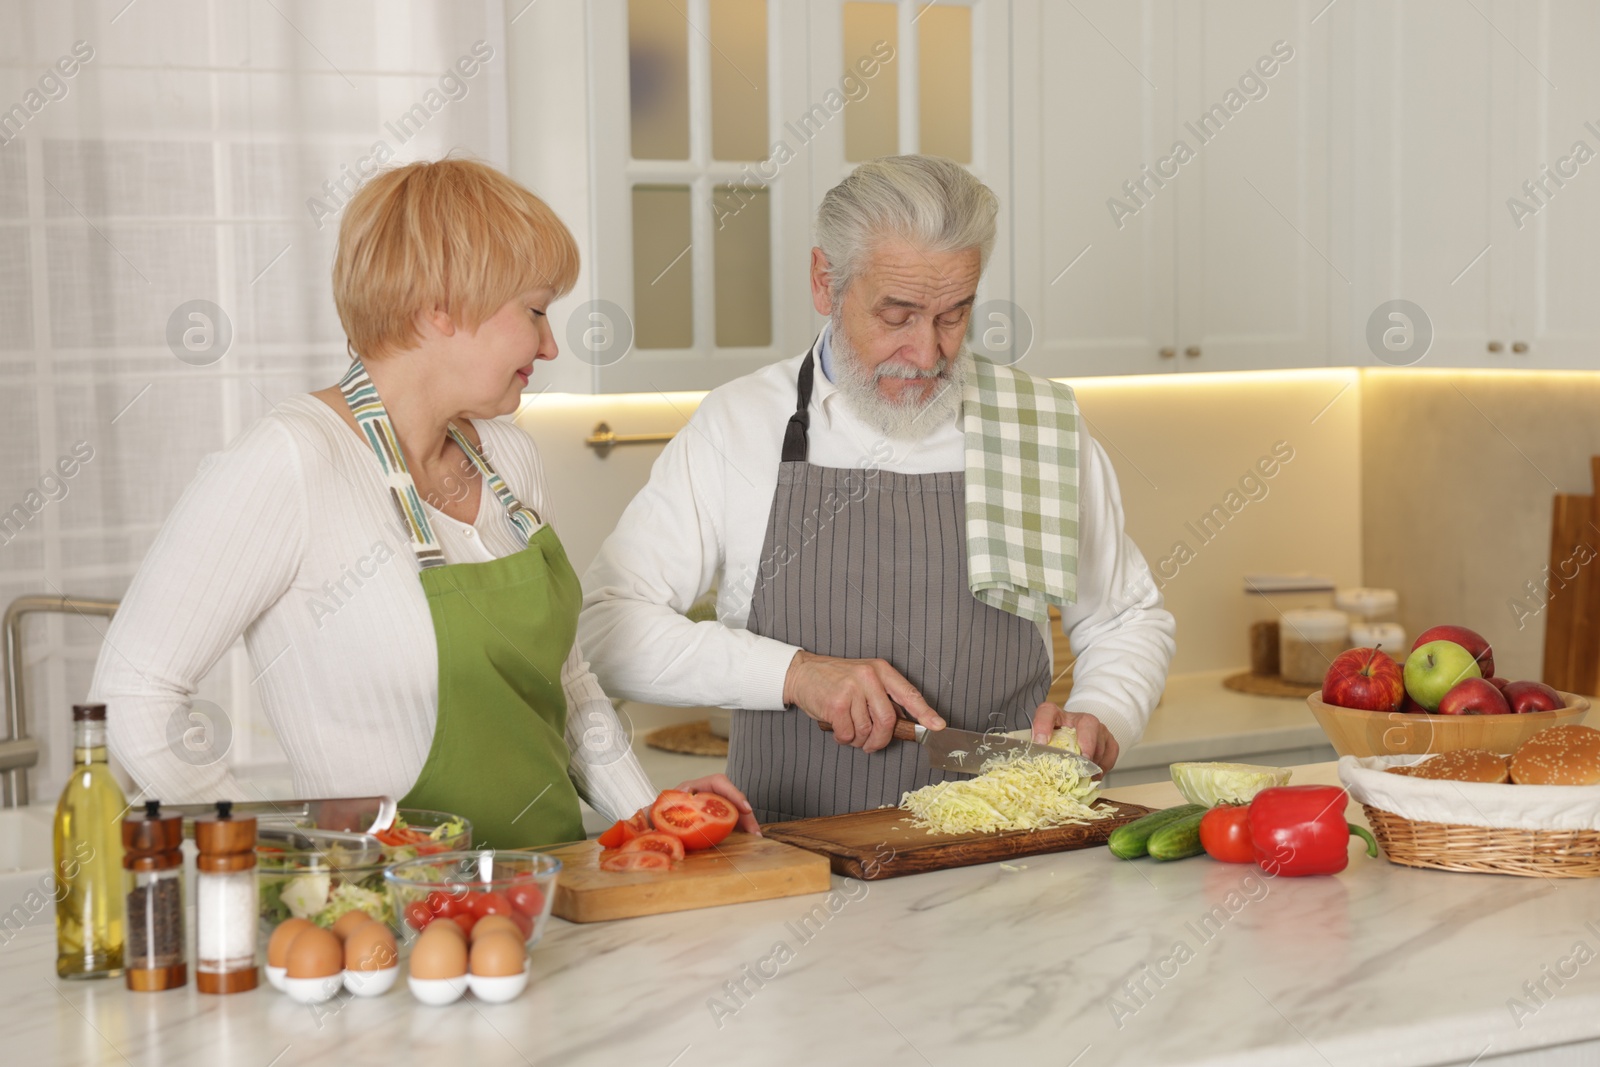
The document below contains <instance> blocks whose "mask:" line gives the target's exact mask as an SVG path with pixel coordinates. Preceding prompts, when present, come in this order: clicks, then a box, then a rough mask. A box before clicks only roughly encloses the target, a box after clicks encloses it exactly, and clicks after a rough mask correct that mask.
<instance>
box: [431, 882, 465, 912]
mask: <svg viewBox="0 0 1600 1067" xmlns="http://www.w3.org/2000/svg"><path fill="white" fill-rule="evenodd" d="M428 910H429V911H431V912H433V914H435V915H437V916H439V917H440V918H443V919H453V918H455V917H456V916H457V915H460V914H462V913H463V912H467V911H471V910H472V906H471V905H470V904H469V903H468V902H467V895H466V893H465V892H464V891H463V892H459V893H455V892H451V893H446V892H444V891H442V890H438V889H435V890H434V891H433V892H432V893H429V894H428Z"/></svg>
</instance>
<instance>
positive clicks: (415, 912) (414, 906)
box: [406, 900, 434, 930]
mask: <svg viewBox="0 0 1600 1067" xmlns="http://www.w3.org/2000/svg"><path fill="white" fill-rule="evenodd" d="M433 918H434V916H433V912H431V911H429V910H428V905H427V902H426V901H422V900H413V901H412V902H411V903H410V904H407V905H406V925H407V926H409V927H411V929H413V930H422V929H426V928H427V925H428V924H429V923H431V922H433Z"/></svg>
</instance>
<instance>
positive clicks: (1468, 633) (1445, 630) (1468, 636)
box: [1411, 626, 1494, 678]
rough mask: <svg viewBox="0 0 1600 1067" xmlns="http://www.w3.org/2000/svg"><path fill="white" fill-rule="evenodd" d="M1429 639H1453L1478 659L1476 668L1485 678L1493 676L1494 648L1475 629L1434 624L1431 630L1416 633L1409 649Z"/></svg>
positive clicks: (1423, 643) (1418, 646)
mask: <svg viewBox="0 0 1600 1067" xmlns="http://www.w3.org/2000/svg"><path fill="white" fill-rule="evenodd" d="M1429 641H1454V642H1455V643H1456V644H1458V645H1460V646H1461V647H1462V648H1464V649H1466V650H1467V651H1468V652H1470V653H1472V658H1473V659H1475V660H1477V661H1478V669H1479V670H1480V671H1482V672H1483V676H1484V677H1485V678H1493V677H1494V649H1492V648H1490V647H1489V642H1488V641H1485V640H1484V639H1483V636H1482V635H1481V634H1479V633H1477V632H1476V631H1473V630H1469V629H1467V628H1466V627H1465V626H1435V627H1434V628H1433V629H1431V630H1424V631H1422V633H1420V634H1418V635H1417V639H1416V640H1415V641H1413V642H1412V643H1411V651H1413V652H1415V651H1416V650H1417V649H1419V648H1421V647H1422V646H1423V645H1425V644H1427V643H1428V642H1429Z"/></svg>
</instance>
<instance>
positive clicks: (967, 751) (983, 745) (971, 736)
mask: <svg viewBox="0 0 1600 1067" xmlns="http://www.w3.org/2000/svg"><path fill="white" fill-rule="evenodd" d="M817 727H818V728H819V729H822V730H827V731H831V730H832V729H833V724H832V723H828V722H822V721H818V723H817ZM894 738H895V740H896V741H914V742H916V743H917V744H918V745H921V746H922V751H923V753H924V754H926V756H927V757H928V766H930V767H933V768H935V769H937V770H942V771H955V772H956V773H957V774H977V773H979V772H980V771H981V770H982V768H983V765H984V764H985V763H987V762H988V761H989V760H991V759H994V758H995V757H996V756H1004V755H1008V754H1010V753H1013V752H1021V753H1022V754H1023V755H1028V756H1055V757H1057V758H1059V759H1064V760H1066V761H1067V762H1068V763H1071V764H1074V765H1075V766H1076V767H1077V768H1078V773H1079V774H1081V775H1083V776H1084V777H1085V778H1100V777H1103V776H1104V775H1105V773H1106V772H1105V771H1104V770H1103V769H1102V768H1101V766H1100V765H1099V764H1098V763H1096V762H1095V761H1094V760H1092V759H1089V758H1088V757H1087V756H1080V755H1078V754H1077V753H1076V752H1068V751H1067V750H1066V749H1064V748H1052V747H1051V746H1049V745H1040V744H1035V743H1034V742H1033V741H1019V740H1017V739H1016V738H1014V737H1007V736H1006V735H1005V734H1003V733H1000V732H998V731H996V732H995V733H990V734H980V733H976V732H974V731H972V730H957V729H956V728H955V727H953V726H946V727H945V728H944V729H943V730H930V729H928V728H927V727H926V726H923V725H922V724H921V723H919V722H915V721H913V720H911V719H905V718H902V719H897V720H895V724H894Z"/></svg>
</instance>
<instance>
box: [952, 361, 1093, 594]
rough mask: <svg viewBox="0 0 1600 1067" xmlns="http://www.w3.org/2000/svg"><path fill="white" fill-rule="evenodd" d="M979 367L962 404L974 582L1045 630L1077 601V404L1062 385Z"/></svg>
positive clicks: (979, 364) (992, 365)
mask: <svg viewBox="0 0 1600 1067" xmlns="http://www.w3.org/2000/svg"><path fill="white" fill-rule="evenodd" d="M973 362H974V367H973V372H972V374H970V375H969V376H968V378H967V387H966V392H965V394H964V395H963V396H962V401H961V419H962V427H963V430H964V432H965V435H966V447H967V584H968V587H969V588H970V589H971V590H972V595H973V596H975V597H977V598H978V599H979V600H981V601H983V602H984V603H985V604H988V605H990V606H991V607H996V608H999V609H1000V610H1002V611H1009V612H1010V613H1011V614H1013V615H1020V616H1021V617H1023V618H1025V619H1032V620H1034V621H1035V622H1039V621H1042V620H1043V619H1044V618H1045V615H1046V605H1049V604H1055V605H1057V606H1063V605H1067V604H1071V603H1073V602H1074V601H1075V600H1076V599H1077V596H1078V402H1077V400H1076V398H1074V397H1073V395H1072V390H1071V389H1069V388H1067V387H1066V386H1065V385H1060V384H1057V383H1055V382H1051V381H1047V380H1045V379H1043V378H1035V377H1033V376H1031V375H1028V374H1024V373H1022V372H1021V371H1019V370H1015V369H1013V368H1011V367H1002V366H1000V365H998V364H995V363H991V362H990V361H989V360H986V359H984V358H982V357H981V356H979V357H975V358H974V360H973Z"/></svg>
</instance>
